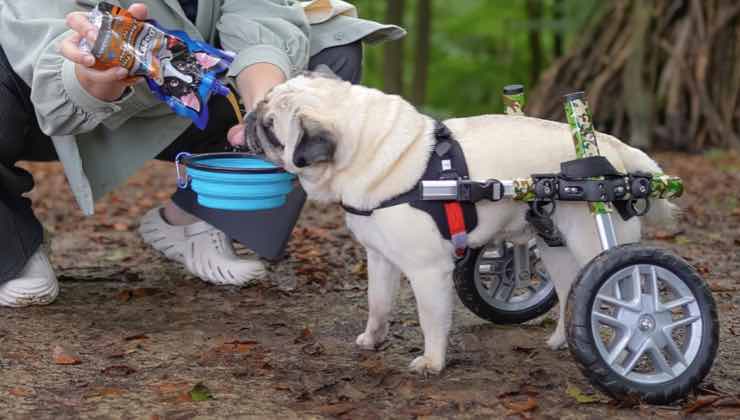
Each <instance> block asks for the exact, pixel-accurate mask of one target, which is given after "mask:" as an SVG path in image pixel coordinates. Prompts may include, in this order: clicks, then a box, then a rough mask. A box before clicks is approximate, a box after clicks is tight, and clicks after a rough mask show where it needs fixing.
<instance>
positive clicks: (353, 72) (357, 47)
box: [309, 41, 362, 84]
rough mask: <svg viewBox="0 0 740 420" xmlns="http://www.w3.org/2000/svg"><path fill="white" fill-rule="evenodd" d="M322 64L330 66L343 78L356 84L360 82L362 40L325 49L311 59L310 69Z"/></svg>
mask: <svg viewBox="0 0 740 420" xmlns="http://www.w3.org/2000/svg"><path fill="white" fill-rule="evenodd" d="M321 64H323V65H325V66H327V67H329V68H330V69H331V71H333V72H334V74H336V75H337V76H338V77H339V78H341V79H342V80H346V81H348V82H350V83H354V84H357V83H360V81H361V80H362V41H357V42H353V43H351V44H347V45H340V46H337V47H332V48H327V49H325V50H324V51H322V52H320V53H319V54H317V55H316V56H315V57H314V58H313V59H312V60H311V63H310V66H309V69H310V70H314V69H315V68H316V67H318V66H319V65H321Z"/></svg>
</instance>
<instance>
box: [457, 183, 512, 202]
mask: <svg viewBox="0 0 740 420" xmlns="http://www.w3.org/2000/svg"><path fill="white" fill-rule="evenodd" d="M503 197H504V186H503V184H502V183H501V182H500V181H498V180H496V179H489V180H486V181H485V182H476V181H469V180H459V181H458V184H457V200H456V201H465V202H471V203H476V202H478V201H481V200H484V199H485V200H490V201H499V200H501V199H502V198H503Z"/></svg>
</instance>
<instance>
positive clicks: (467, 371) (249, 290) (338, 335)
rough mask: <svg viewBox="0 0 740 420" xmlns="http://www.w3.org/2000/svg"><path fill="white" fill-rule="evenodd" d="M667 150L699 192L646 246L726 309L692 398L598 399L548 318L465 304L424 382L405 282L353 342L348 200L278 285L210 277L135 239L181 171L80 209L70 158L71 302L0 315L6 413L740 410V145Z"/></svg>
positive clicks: (303, 240)
mask: <svg viewBox="0 0 740 420" xmlns="http://www.w3.org/2000/svg"><path fill="white" fill-rule="evenodd" d="M656 156H657V158H658V160H659V161H660V162H661V163H663V164H664V166H665V167H666V169H667V170H668V171H669V172H670V173H675V174H678V175H681V176H683V177H684V178H685V180H686V183H687V190H688V194H687V197H685V198H682V199H681V200H679V204H680V205H681V207H682V208H683V209H684V213H683V215H682V221H681V223H680V225H679V230H677V231H665V230H661V229H651V230H650V231H649V232H648V235H647V240H648V242H650V243H653V244H657V245H659V246H663V247H667V248H671V249H673V250H674V251H676V252H677V253H679V254H680V255H682V256H684V257H685V258H687V259H688V260H689V261H690V262H691V263H692V264H693V265H694V266H695V267H696V268H697V269H698V270H699V272H701V273H702V274H703V275H704V276H705V278H706V280H707V281H708V283H709V285H710V287H711V288H712V290H713V291H714V296H715V299H716V301H717V304H718V307H719V311H720V321H721V334H720V339H721V343H720V347H719V354H718V357H717V360H716V363H715V365H714V368H713V369H712V371H711V373H710V375H709V376H708V377H707V378H706V380H705V382H704V383H703V386H702V389H701V390H700V391H699V392H698V393H697V394H696V395H692V396H691V397H690V398H689V399H688V400H686V401H682V402H679V403H677V404H675V405H673V406H667V407H655V406H646V405H637V406H634V405H633V406H628V405H621V406H620V405H619V404H616V403H615V402H613V401H610V400H609V399H608V398H607V397H605V396H603V395H602V394H600V393H598V392H597V391H595V390H594V389H593V387H591V386H590V385H589V384H588V382H587V381H586V380H585V379H584V378H583V377H582V376H581V374H580V372H579V371H578V369H577V367H576V365H575V363H574V361H573V359H572V358H571V356H570V354H569V353H568V351H559V352H553V351H551V350H549V349H547V348H546V347H545V345H544V342H545V339H546V338H547V337H548V335H549V334H550V333H551V332H552V330H553V328H554V317H556V313H555V312H554V311H553V312H552V313H551V314H550V315H549V316H546V317H544V318H542V319H540V320H537V321H535V322H531V323H529V324H528V325H523V326H514V327H502V326H496V325H493V324H490V323H487V322H484V321H482V320H480V319H478V318H476V317H475V316H473V315H472V314H471V313H470V312H468V311H467V310H466V309H465V308H464V307H462V305H461V304H458V307H457V309H456V313H455V321H454V326H453V329H452V334H451V339H450V349H449V367H448V368H447V370H446V371H445V372H444V373H443V374H441V375H440V376H438V377H428V378H423V377H418V376H415V375H413V374H410V373H408V372H407V371H406V366H407V364H408V363H409V361H410V360H412V359H413V357H415V356H416V355H418V354H420V353H421V351H422V346H423V343H422V337H421V331H420V328H419V325H418V321H417V315H416V309H415V305H414V300H413V296H412V294H411V292H410V289H409V288H408V286H407V285H406V284H404V286H403V287H402V291H401V299H400V303H399V308H398V310H397V316H396V318H395V321H394V322H393V324H392V326H391V334H390V339H389V341H388V342H387V343H386V344H385V345H384V346H383V347H382V349H381V350H380V351H378V352H368V351H361V350H359V349H357V348H356V347H355V346H354V344H353V343H354V339H355V337H356V335H357V334H358V333H360V332H362V330H363V328H364V322H365V317H366V312H367V303H366V302H367V301H366V277H365V276H366V267H365V264H364V261H363V252H362V250H361V248H360V247H358V245H357V244H356V243H355V242H354V241H353V240H352V239H351V238H350V236H349V234H348V232H347V230H346V229H345V228H344V223H343V219H342V216H341V212H340V210H339V209H337V208H334V207H331V208H326V207H319V206H316V205H312V204H309V205H308V206H307V207H306V209H305V212H304V214H303V217H302V220H301V222H300V225H299V227H298V228H297V230H296V232H295V235H294V238H293V240H292V241H291V244H290V249H289V252H290V254H289V256H288V258H287V259H286V260H284V261H283V262H281V263H279V264H275V265H272V266H271V268H270V270H271V272H270V275H269V278H267V279H265V280H264V281H260V282H258V283H255V284H253V285H251V286H249V287H246V288H241V289H239V288H233V287H215V286H211V285H208V284H205V283H203V282H201V281H200V280H198V279H195V278H193V277H191V276H189V275H188V274H187V273H186V272H185V271H184V270H183V269H181V268H180V267H178V266H177V265H175V264H173V263H170V262H168V261H166V260H165V259H163V258H161V257H160V256H158V255H157V254H156V253H155V252H153V251H152V250H150V249H148V248H147V247H146V246H145V244H144V243H143V242H142V241H141V240H140V239H139V238H138V237H137V235H136V233H135V231H134V230H135V227H136V223H137V220H138V218H139V217H140V216H141V215H142V214H143V212H145V211H146V210H147V209H149V208H151V207H152V206H154V205H155V204H156V203H158V202H160V201H162V200H164V199H166V198H167V197H168V195H169V194H170V193H171V190H172V185H173V184H174V174H173V173H172V169H171V167H170V166H168V165H165V164H162V163H152V164H151V165H149V166H148V167H147V168H146V170H144V171H142V172H141V173H139V174H138V175H137V176H136V177H134V178H133V179H132V180H131V181H130V182H129V184H128V185H127V186H126V187H125V188H121V189H119V190H117V192H116V193H115V194H112V195H111V196H109V197H108V198H107V199H106V200H104V201H103V202H101V203H100V204H99V205H98V208H97V212H98V213H97V215H96V216H95V217H92V218H84V217H83V216H82V215H81V214H80V212H79V210H77V209H76V207H75V206H74V203H73V199H72V197H71V194H70V193H69V192H68V189H67V187H66V181H65V180H64V178H63V175H62V173H61V171H60V168H59V166H58V165H57V164H34V165H29V166H30V167H31V168H32V170H33V172H34V173H35V175H36V177H37V181H38V187H37V189H36V190H34V192H33V193H32V197H33V198H34V201H35V206H36V208H37V210H38V213H39V214H40V216H41V218H42V219H43V222H44V224H45V225H46V227H47V228H48V229H49V230H50V231H51V232H52V233H53V243H52V249H53V254H52V255H53V258H52V259H53V263H54V266H55V268H56V270H57V273H58V275H59V278H60V281H61V294H60V296H59V299H58V300H57V302H56V303H55V304H53V305H51V306H48V307H38V308H31V309H22V310H11V309H0V418H33V419H39V418H80V417H83V418H111V417H113V418H147V419H186V418H188V419H189V418H208V417H239V418H249V417H253V418H321V417H328V418H332V417H342V418H351V419H357V418H416V417H425V418H432V417H439V418H449V417H455V418H458V417H459V418H503V417H507V416H508V417H511V418H519V417H525V418H604V417H605V416H608V417H610V418H612V417H615V418H635V417H651V418H664V417H666V418H683V417H684V416H687V415H689V416H696V417H702V418H705V417H706V418H715V417H717V418H738V417H739V416H740V400H738V398H739V394H740V360H738V353H739V352H740V197H739V195H740V193H739V191H740V187H738V185H740V155H738V154H731V153H727V152H711V153H708V154H706V155H704V156H696V155H694V156H690V155H680V154H665V153H664V154H657V155H656ZM55 351H56V353H55ZM60 363H69V364H60Z"/></svg>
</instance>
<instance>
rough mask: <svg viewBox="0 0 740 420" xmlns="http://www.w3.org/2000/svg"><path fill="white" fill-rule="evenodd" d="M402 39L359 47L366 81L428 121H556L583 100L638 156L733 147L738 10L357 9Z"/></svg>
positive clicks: (388, 1) (493, 5)
mask: <svg viewBox="0 0 740 420" xmlns="http://www.w3.org/2000/svg"><path fill="white" fill-rule="evenodd" d="M354 3H355V4H356V5H357V6H358V8H359V10H360V14H361V15H362V16H364V17H367V18H370V19H373V20H378V21H383V22H386V23H395V24H399V25H401V26H403V27H404V28H406V29H407V30H408V31H409V35H408V36H407V37H406V38H405V39H403V40H402V41H400V42H391V43H386V44H384V46H383V47H381V48H367V49H366V63H365V64H366V65H365V69H366V75H365V83H366V84H368V85H370V86H373V87H377V88H380V89H383V90H384V91H386V92H388V93H398V94H402V95H403V96H404V97H405V98H407V99H409V100H410V101H411V102H413V103H414V104H415V105H417V106H418V107H420V108H421V109H422V110H423V111H424V112H426V113H428V114H430V115H432V116H434V117H437V118H446V117H450V116H459V117H463V116H470V115H478V114H486V113H498V112H501V111H502V103H501V96H500V93H501V89H502V88H503V87H504V86H505V85H507V84H512V83H521V84H524V85H525V87H526V90H527V93H528V106H527V107H526V108H525V112H526V113H527V114H528V115H532V116H536V117H541V118H547V119H553V120H559V121H563V112H562V110H563V106H562V95H563V94H565V93H570V92H573V91H576V90H584V91H585V92H586V94H587V97H588V100H589V102H590V104H591V107H592V109H593V111H594V113H595V120H596V124H597V128H599V129H600V130H602V131H605V132H609V133H611V134H614V135H616V136H618V137H620V138H622V139H624V140H625V141H627V142H630V143H631V144H633V145H635V146H637V147H640V148H654V147H659V148H666V149H671V150H685V151H701V150H706V149H709V148H712V147H720V148H727V147H731V148H740V1H738V0H702V1H697V0H455V1H443V0H384V1H381V0H356V1H354Z"/></svg>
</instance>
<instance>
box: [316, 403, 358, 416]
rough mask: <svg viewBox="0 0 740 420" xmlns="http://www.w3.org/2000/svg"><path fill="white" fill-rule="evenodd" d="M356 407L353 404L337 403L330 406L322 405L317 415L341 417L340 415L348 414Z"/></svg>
mask: <svg viewBox="0 0 740 420" xmlns="http://www.w3.org/2000/svg"><path fill="white" fill-rule="evenodd" d="M356 407H357V406H356V405H355V404H353V403H339V404H331V405H322V406H321V407H319V408H318V411H319V413H321V414H323V415H325V416H341V415H342V414H346V413H349V412H350V411H352V410H354V409H355V408H356Z"/></svg>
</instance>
